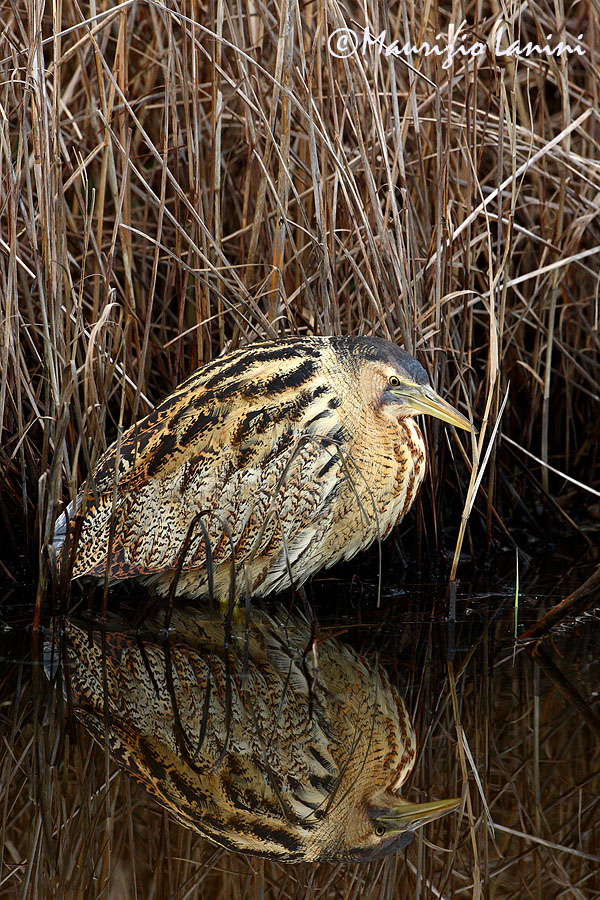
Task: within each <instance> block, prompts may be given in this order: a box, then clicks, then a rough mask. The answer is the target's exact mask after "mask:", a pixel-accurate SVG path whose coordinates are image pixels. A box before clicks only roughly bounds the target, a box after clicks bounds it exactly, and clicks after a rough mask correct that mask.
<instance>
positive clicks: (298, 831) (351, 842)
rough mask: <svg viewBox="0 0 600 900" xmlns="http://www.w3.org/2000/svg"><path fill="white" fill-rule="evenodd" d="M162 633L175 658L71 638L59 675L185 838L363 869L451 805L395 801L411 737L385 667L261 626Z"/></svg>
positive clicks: (200, 626) (121, 642) (294, 631)
mask: <svg viewBox="0 0 600 900" xmlns="http://www.w3.org/2000/svg"><path fill="white" fill-rule="evenodd" d="M171 624H172V628H171V629H170V630H169V638H168V645H165V644H164V643H163V644H161V643H159V642H158V641H156V640H154V641H152V640H149V639H144V640H143V641H142V640H140V637H139V636H138V635H134V634H131V633H129V634H127V633H122V632H121V633H119V632H111V631H108V632H107V633H106V635H105V638H106V644H105V655H103V646H102V636H101V633H100V632H99V631H95V632H93V633H92V636H91V639H90V636H89V635H88V631H87V629H84V628H80V627H78V626H77V625H75V624H74V623H69V624H68V625H67V627H66V634H65V650H66V655H65V657H64V660H65V663H66V671H67V678H68V679H69V680H70V692H67V693H70V696H71V698H72V701H73V705H74V710H75V714H76V715H77V717H78V718H79V719H80V720H81V721H82V722H83V724H84V725H85V727H86V728H87V729H88V730H89V731H90V732H91V734H92V735H93V737H94V738H95V739H96V740H97V741H98V742H99V743H100V744H101V745H102V746H103V747H104V746H105V740H106V737H108V746H109V749H110V754H111V757H112V758H113V759H114V761H115V762H116V763H118V764H119V765H120V766H122V767H123V768H124V769H126V770H127V772H128V773H129V774H130V775H132V776H133V777H134V778H135V779H136V780H138V781H139V782H141V783H142V784H143V785H144V787H145V788H146V789H147V790H148V791H149V792H150V793H151V794H152V795H153V796H154V797H155V798H156V799H157V800H158V801H159V802H160V803H161V804H162V805H163V806H164V807H166V808H167V809H168V810H169V811H170V812H171V813H172V815H173V816H174V817H175V818H176V819H177V820H178V821H179V822H180V823H182V824H184V825H185V826H187V827H189V828H192V829H194V830H195V831H197V832H199V833H200V834H201V835H203V836H204V837H206V838H208V839H209V840H211V841H213V842H215V843H216V844H219V845H221V846H223V847H227V848H230V849H234V850H239V851H241V852H243V853H251V854H254V855H257V856H262V857H269V858H276V859H279V860H282V861H287V862H299V861H317V860H355V861H362V862H367V861H369V860H373V859H377V858H379V857H382V856H386V855H388V854H390V853H395V852H397V851H398V850H400V849H402V848H403V847H405V846H406V845H407V844H409V843H410V841H411V839H412V837H413V835H414V832H415V829H417V828H420V827H421V826H422V825H424V824H425V823H427V822H430V821H432V820H433V819H436V818H438V817H440V816H442V815H444V814H445V813H447V812H449V811H450V810H452V809H455V808H456V807H457V806H458V804H459V802H460V801H459V800H458V799H453V800H441V801H437V800H436V801H432V802H427V803H411V802H408V801H407V800H405V799H403V798H402V797H401V796H400V795H399V793H398V791H399V788H400V785H401V784H402V783H403V782H404V780H405V779H406V777H407V775H408V774H409V772H410V771H411V769H412V767H413V764H414V761H415V752H416V744H415V733H414V730H413V726H412V723H411V720H410V718H409V716H408V713H407V711H406V707H405V705H404V702H403V700H402V698H401V697H400V695H399V694H398V692H397V691H396V690H395V688H394V687H393V686H392V685H391V684H390V680H389V678H388V675H387V674H386V672H385V670H384V669H383V667H381V666H380V665H378V664H375V663H370V662H368V661H367V660H365V659H364V658H362V657H361V656H359V655H358V654H357V653H355V652H354V651H353V650H352V649H349V648H348V647H345V646H343V645H342V644H340V643H339V642H338V641H337V640H334V639H328V640H323V641H317V642H316V643H315V641H314V640H313V636H312V635H311V629H310V628H309V627H308V625H307V623H306V622H304V621H299V620H296V621H292V620H291V619H285V618H284V617H280V618H279V619H277V620H275V619H271V618H269V617H268V616H266V615H265V614H264V613H259V612H258V611H257V612H253V614H252V616H251V619H250V624H249V626H248V630H247V631H246V630H245V626H244V623H243V622H242V621H241V617H238V619H237V620H234V622H233V623H232V624H231V626H230V628H229V630H228V629H227V626H224V625H223V623H222V622H221V623H218V622H217V621H216V620H214V619H212V620H211V619H210V618H208V617H207V616H201V615H199V614H198V613H193V614H192V613H190V611H189V610H188V611H178V610H175V611H174V613H173V619H172V623H171ZM58 643H59V642H58V641H57V642H56V644H55V646H54V648H52V647H51V646H50V647H47V649H46V653H47V656H50V655H51V653H52V652H56V647H57V646H58ZM104 674H105V675H106V682H105V681H104ZM105 684H106V694H105ZM105 697H106V700H107V702H108V705H107V706H105Z"/></svg>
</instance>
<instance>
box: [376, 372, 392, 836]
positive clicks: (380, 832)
mask: <svg viewBox="0 0 600 900" xmlns="http://www.w3.org/2000/svg"><path fill="white" fill-rule="evenodd" d="M397 380H398V379H396V381H397ZM391 381H392V379H391V378H390V383H391ZM385 832H386V827H385V825H376V826H375V836H376V837H383V835H384V834H385Z"/></svg>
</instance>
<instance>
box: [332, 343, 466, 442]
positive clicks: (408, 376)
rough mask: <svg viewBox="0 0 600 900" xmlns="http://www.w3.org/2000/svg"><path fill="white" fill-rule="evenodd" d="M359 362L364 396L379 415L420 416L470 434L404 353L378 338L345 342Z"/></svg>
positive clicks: (457, 415) (464, 421)
mask: <svg viewBox="0 0 600 900" xmlns="http://www.w3.org/2000/svg"><path fill="white" fill-rule="evenodd" d="M345 340H346V341H351V342H352V349H351V353H352V355H353V356H354V358H355V359H358V375H359V378H360V382H361V387H362V390H363V394H364V395H365V396H366V397H367V400H368V402H369V403H370V404H371V405H372V406H375V407H376V408H377V409H378V410H379V411H380V412H381V413H383V414H384V415H386V416H390V417H391V418H394V419H403V418H408V417H412V416H417V415H421V414H426V415H429V416H434V417H435V418H436V419H442V421H444V422H448V423H449V424H450V425H454V426H456V428H464V429H466V430H467V431H472V430H473V427H472V425H471V423H470V422H469V420H468V419H467V418H466V417H465V416H463V415H462V413H460V412H458V410H456V409H455V408H454V407H453V406H451V405H450V403H448V402H447V401H446V400H444V399H443V398H442V397H440V395H439V394H438V393H437V392H436V391H434V389H433V388H432V387H431V385H430V384H429V378H428V376H427V372H426V371H425V369H424V368H423V366H422V365H421V363H420V362H418V361H417V360H416V359H415V358H414V357H413V356H411V355H410V353H407V352H406V350H402V349H401V348H400V347H397V346H396V345H395V344H392V343H390V342H389V341H384V340H382V339H380V338H364V337H362V338H346V339H345Z"/></svg>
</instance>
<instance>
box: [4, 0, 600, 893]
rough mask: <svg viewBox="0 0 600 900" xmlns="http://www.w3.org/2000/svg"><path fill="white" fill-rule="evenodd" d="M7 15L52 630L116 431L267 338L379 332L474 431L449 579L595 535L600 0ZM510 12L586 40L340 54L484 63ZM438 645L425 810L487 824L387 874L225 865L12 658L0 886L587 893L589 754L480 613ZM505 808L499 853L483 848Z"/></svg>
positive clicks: (12, 497)
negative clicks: (66, 564)
mask: <svg viewBox="0 0 600 900" xmlns="http://www.w3.org/2000/svg"><path fill="white" fill-rule="evenodd" d="M0 10H1V16H0V23H1V28H0V327H1V329H2V336H1V339H0V354H1V365H0V472H1V473H2V479H1V484H0V541H1V542H2V546H3V547H4V548H5V551H4V552H3V558H2V560H0V564H1V568H2V572H1V573H0V575H1V577H2V578H4V577H5V578H6V580H7V581H9V582H11V583H13V582H15V581H20V580H21V579H23V578H25V579H27V580H28V581H29V582H30V583H31V584H37V592H38V593H37V596H38V612H39V611H40V610H41V608H42V600H43V599H44V598H45V596H46V595H45V591H46V587H47V581H48V573H49V565H48V564H49V562H51V560H50V557H49V551H48V544H49V541H50V537H51V534H52V528H53V522H54V519H55V517H56V514H57V513H58V512H59V511H60V510H61V509H62V508H63V505H64V504H65V503H66V502H68V501H69V500H72V499H74V497H75V496H76V492H77V488H78V486H79V485H80V484H81V483H82V481H83V480H84V479H85V477H86V475H87V474H88V473H89V471H90V469H91V468H92V467H93V465H94V464H95V462H96V461H97V460H98V458H99V456H100V455H101V454H102V453H103V451H104V450H105V449H106V448H107V446H108V445H109V444H110V443H111V442H112V441H113V440H114V438H115V436H116V435H117V433H118V431H119V429H123V428H125V427H127V426H128V425H129V424H131V423H132V422H134V421H135V420H136V419H137V418H139V417H140V416H142V415H144V414H146V413H147V412H148V411H149V410H150V409H151V408H152V405H153V404H154V403H156V402H157V401H158V400H159V399H160V398H161V397H162V396H164V395H165V394H166V393H167V392H168V391H169V390H170V389H172V388H173V387H174V386H175V385H176V384H177V382H178V381H180V380H181V379H182V378H184V377H185V376H186V375H187V374H188V373H190V372H191V371H192V370H193V369H194V368H195V367H196V366H198V365H199V364H201V363H202V362H203V361H205V360H208V359H209V358H211V357H213V356H215V355H217V354H219V353H221V352H222V351H225V350H227V349H229V348H232V347H235V346H237V345H239V344H241V343H243V342H246V341H252V340H257V339H260V338H264V337H267V336H269V335H287V334H295V333H303V334H307V333H315V334H326V333H349V334H371V333H373V334H377V335H380V336H383V337H388V338H390V339H392V340H395V341H397V342H398V343H401V344H403V345H404V346H405V347H406V348H407V349H409V350H410V351H411V352H413V353H415V354H416V355H417V356H418V357H419V359H420V360H421V361H422V362H423V364H424V365H425V366H426V368H427V369H428V371H429V373H430V375H431V378H432V383H433V384H434V386H435V387H436V388H437V389H438V390H439V391H440V392H441V393H442V394H444V395H445V396H447V397H448V399H450V400H451V401H452V402H454V403H455V404H456V405H457V406H458V407H459V408H461V409H463V410H466V409H468V408H471V409H472V410H473V413H474V418H475V422H476V424H477V426H478V428H479V434H478V436H477V437H476V438H475V439H474V440H473V441H472V442H471V441H470V440H469V439H468V438H466V437H465V436H462V437H461V436H457V435H452V436H450V435H448V434H447V430H446V428H445V426H440V425H439V423H436V422H428V423H426V427H427V431H428V440H429V446H430V466H429V475H428V477H427V480H426V483H425V485H424V488H423V490H422V492H421V495H420V499H419V502H418V504H417V506H416V507H415V509H416V513H415V514H413V517H412V518H411V519H410V522H409V523H408V524H407V523H404V524H403V527H402V534H401V536H400V535H397V538H398V539H400V537H401V541H402V543H403V544H405V545H406V546H407V547H408V548H409V551H408V552H409V553H410V554H411V559H412V560H413V561H415V564H416V563H417V562H418V564H419V565H421V564H423V565H429V564H431V563H432V562H434V561H436V560H437V559H438V558H439V555H440V554H441V557H442V559H444V560H445V561H447V562H448V563H450V562H452V563H453V564H452V567H451V568H450V569H449V572H450V576H451V577H452V578H455V577H456V576H457V574H458V575H459V574H460V572H461V566H464V565H465V564H466V563H465V558H466V556H471V557H472V558H477V557H478V556H480V554H481V553H482V552H488V551H489V550H490V549H491V548H493V547H498V546H502V547H505V546H512V547H514V546H518V547H519V548H520V549H521V550H523V549H529V548H530V546H531V545H530V541H531V539H537V540H540V541H542V542H548V541H549V540H550V539H551V538H552V537H553V536H556V535H557V534H558V533H562V532H563V530H566V531H568V533H569V534H570V535H573V536H574V538H575V540H576V542H579V543H580V544H581V546H584V545H586V544H590V543H591V540H592V538H591V533H592V530H593V529H597V527H598V522H599V521H600V503H599V501H600V456H599V446H600V441H599V436H600V435H599V429H600V416H599V414H598V413H599V410H600V405H599V400H600V395H599V391H598V384H599V383H600V332H599V321H600V309H599V283H600V282H599V278H598V264H597V260H598V253H599V252H600V233H599V232H600V229H599V224H598V212H599V203H600V201H599V198H600V153H599V148H600V122H599V117H598V112H597V110H598V108H599V104H598V93H599V90H600V88H599V84H600V83H599V82H598V76H597V73H598V70H599V49H600V48H599V45H598V41H599V35H600V13H599V10H598V6H597V4H595V3H594V2H593V0H582V2H581V3H578V4H574V5H570V6H565V4H564V3H563V0H555V2H552V3H550V2H549V0H542V2H537V0H534V2H528V3H527V4H526V5H517V4H510V5H506V4H499V3H497V2H496V0H481V2H478V3H473V4H465V5H462V6H461V5H459V4H456V3H453V4H450V3H445V4H444V3H441V2H439V0H433V2H432V3H424V2H417V3H409V2H408V0H399V2H392V3H390V4H378V3H375V2H374V0H365V2H364V3H363V4H361V5H359V4H354V3H351V2H347V3H339V2H337V0H327V2H326V0H315V2H308V3H305V4H298V3H294V2H292V0H281V2H280V3H270V2H267V3H263V2H262V0H248V2H246V3H242V2H240V0H210V2H199V0H187V2H185V0H184V2H181V3H177V2H174V0H169V2H168V3H166V4H165V3H162V2H158V0H124V2H123V3H120V4H115V3H104V4H98V3H97V2H96V0H92V2H91V3H90V4H89V5H86V6H80V5H79V4H78V3H77V2H75V0H60V2H59V0H57V2H55V3H53V4H49V3H48V4H45V3H43V2H42V0H31V2H26V0H14V2H10V3H8V2H2V0H0ZM501 16H503V18H504V21H506V23H507V31H506V34H505V35H504V36H502V38H501V46H502V47H504V48H505V49H506V47H507V46H508V45H509V43H511V42H512V41H515V40H518V42H519V43H520V45H522V46H523V45H525V44H526V43H527V42H528V41H532V42H533V43H537V44H538V45H539V46H540V47H543V46H544V45H545V44H546V42H547V39H546V35H548V34H551V35H552V36H553V37H552V40H551V41H548V44H549V45H551V46H554V45H555V44H556V43H557V42H558V41H559V40H562V41H563V42H566V43H569V44H570V45H571V46H575V45H577V46H579V47H580V49H581V50H583V52H582V53H572V54H569V53H566V54H563V55H562V56H560V57H558V56H554V55H549V54H547V53H545V52H539V53H532V54H531V55H530V56H529V57H521V58H518V59H517V58H516V57H509V56H504V57H502V56H494V54H493V53H492V52H491V50H489V49H488V50H487V51H486V52H485V54H481V55H478V56H477V58H475V57H474V56H472V55H462V54H458V55H457V56H456V57H455V58H454V61H453V65H452V67H450V68H444V57H443V56H438V55H436V54H430V55H425V54H424V53H418V52H414V53H412V54H409V55H408V57H407V58H406V57H405V59H407V61H408V62H409V63H410V65H406V62H405V60H398V59H393V58H390V57H389V56H386V54H385V52H381V53H380V52H379V49H378V47H377V46H370V47H367V48H366V52H365V53H364V55H363V53H362V49H359V52H357V53H354V54H352V55H350V56H346V57H344V54H343V53H341V52H340V51H341V45H340V44H339V43H336V41H338V40H339V34H338V35H336V34H335V32H336V30H338V29H341V28H345V27H350V28H351V29H353V30H354V31H355V32H356V34H357V35H358V37H359V41H362V37H363V35H364V30H363V29H364V26H365V24H366V23H369V27H370V33H371V34H372V35H380V34H381V33H382V32H385V35H386V38H385V42H386V43H387V44H388V45H389V44H391V43H392V42H393V41H395V40H398V41H399V43H400V45H403V44H404V43H405V42H406V41H409V42H410V43H412V44H415V45H417V46H420V45H422V42H423V41H425V40H427V41H429V42H430V43H434V42H436V35H438V34H439V35H441V38H440V39H439V41H438V43H439V45H440V46H441V47H444V46H445V45H446V44H447V42H448V35H449V33H450V34H451V26H452V27H454V32H455V33H456V31H457V30H458V34H459V38H460V37H462V36H464V37H465V41H464V46H465V47H466V46H472V45H473V44H474V43H475V42H476V41H478V40H479V41H481V42H483V43H485V42H486V41H487V40H488V39H490V40H492V43H493V36H494V27H497V23H498V21H499V18H500V17H501ZM461 23H463V24H462V25H461ZM459 26H460V28H459ZM579 35H581V38H580V39H579V37H578V36H579ZM332 49H333V50H334V51H335V52H336V53H337V54H338V55H334V53H332V52H330V51H331V50H332ZM407 555H408V554H407ZM37 621H38V622H39V617H38V620H37ZM428 628H429V626H426V625H422V626H420V629H421V630H419V629H415V633H414V634H413V635H412V640H411V641H410V642H409V646H410V647H412V651H410V652H409V651H407V650H406V644H405V643H404V642H402V647H401V648H398V647H395V645H394V644H393V639H392V637H389V636H388V638H387V639H386V640H387V643H385V642H384V647H383V650H382V647H381V644H380V645H379V649H380V650H381V652H382V653H383V656H384V660H385V659H387V662H388V664H389V665H390V667H391V668H393V669H398V677H399V678H400V680H401V683H402V685H403V686H405V687H406V689H407V690H408V691H409V693H410V698H411V701H412V704H411V705H412V706H413V708H416V709H417V722H418V731H419V735H420V738H421V741H422V742H423V746H424V747H425V749H424V751H423V754H422V756H421V757H420V760H419V765H418V768H417V771H416V773H415V776H414V777H413V779H412V780H411V782H410V783H411V787H412V788H413V794H412V796H413V797H416V796H417V794H419V796H421V795H422V796H425V795H427V796H429V795H430V794H431V793H432V792H434V793H435V794H436V795H437V796H443V795H447V796H450V795H452V796H454V795H455V793H456V792H458V793H459V794H460V793H461V792H462V791H463V788H464V789H465V790H468V793H469V797H470V801H469V806H468V807H467V808H466V809H465V813H464V818H463V819H459V817H458V816H456V817H455V818H454V819H452V820H451V819H447V820H441V821H440V822H439V823H435V825H433V826H430V828H429V830H428V832H427V835H426V837H427V840H425V839H424V838H419V839H418V840H417V841H415V843H414V844H413V845H412V847H411V848H409V850H408V852H407V854H406V859H403V858H397V859H389V860H387V861H384V862H382V863H378V864H372V865H370V866H368V867H357V866H341V867H335V868H333V867H328V866H318V867H308V866H291V867H290V866H283V865H277V864H274V863H263V862H260V861H252V860H249V859H246V858H244V857H241V856H234V855H231V854H224V853H222V852H221V851H219V850H218V849H215V848H214V847H212V846H210V845H208V844H206V843H204V842H203V841H201V839H200V838H197V837H196V836H194V835H192V834H191V833H190V832H188V831H186V830H185V829H183V828H181V827H179V826H178V825H176V824H175V823H174V822H173V821H171V820H170V819H169V818H168V816H167V814H166V813H163V812H162V811H161V810H160V809H159V808H158V807H157V806H156V805H155V804H153V803H152V802H151V801H150V800H149V799H148V798H147V796H146V794H145V792H144V791H143V790H142V789H141V788H140V787H139V786H137V785H135V784H134V783H133V782H131V781H130V780H128V779H127V778H126V776H124V775H122V774H120V773H119V772H118V771H117V770H116V769H113V768H112V767H111V766H109V765H108V764H107V761H106V757H105V756H104V754H103V753H102V751H101V750H100V749H99V748H96V747H94V746H93V745H92V742H91V739H88V738H87V737H86V735H85V732H84V731H83V730H82V729H81V727H80V726H79V725H77V724H76V723H75V722H74V721H73V719H72V718H69V717H68V716H67V717H66V718H65V719H63V713H64V710H63V709H62V701H61V699H60V697H59V696H58V695H57V694H56V693H55V692H51V691H49V688H48V686H47V684H46V682H45V680H44V676H43V673H42V672H41V670H40V669H39V668H38V666H37V664H36V665H33V667H31V666H30V665H29V663H28V662H23V663H20V664H15V665H10V666H3V670H2V674H1V676H0V678H1V680H2V683H1V685H0V697H1V698H2V699H1V702H0V723H1V728H2V731H3V735H4V740H3V742H2V745H1V748H0V788H1V789H0V818H1V824H0V836H1V844H2V853H1V854H0V897H1V898H4V897H6V898H10V900H16V898H19V900H21V898H22V900H29V898H32V900H41V898H46V897H57V898H63V897H64V898H65V900H70V898H72V897H73V898H74V897H94V898H95V897H107V898H119V900H129V898H136V900H137V898H157V900H162V898H172V900H175V898H177V900H183V898H203V897H206V898H211V900H213V898H220V897H222V898H225V900H230V898H236V900H237V898H240V900H241V898H246V897H248V898H250V897H251V898H261V897H263V898H264V897H284V898H298V900H300V898H309V897H315V898H317V897H318V898H328V897H343V898H358V897H360V898H361V900H362V898H367V900H368V898H371V897H372V898H378V900H379V898H390V900H391V898H402V897H411V898H430V897H431V898H433V897H453V898H460V897H463V896H470V897H474V898H479V897H492V896H493V897H495V898H496V897H497V898H504V897H506V898H511V900H512V898H514V897H515V896H519V895H520V894H519V891H521V892H522V895H523V896H534V897H544V898H546V897H552V898H557V900H558V898H562V897H577V898H583V900H587V898H593V897H595V896H596V897H597V896H598V893H599V892H600V885H599V884H598V876H597V871H598V862H597V860H595V861H594V858H595V857H597V856H598V847H599V846H600V834H599V832H598V821H599V816H598V796H600V791H599V790H598V769H599V760H598V740H597V735H596V733H595V732H594V730H593V729H592V728H591V727H590V726H589V723H584V722H583V720H582V719H581V715H580V710H579V709H578V708H577V706H576V705H573V704H572V703H569V702H567V701H566V700H564V699H561V698H560V697H558V695H557V694H556V693H555V692H551V691H550V687H549V685H550V683H551V679H550V676H549V675H548V670H547V669H543V668H541V667H540V665H539V664H538V663H537V662H535V661H534V660H533V659H532V658H531V656H530V655H528V653H527V652H526V651H525V650H520V651H519V652H517V653H516V658H515V660H514V662H513V660H512V656H511V654H512V648H510V649H509V648H508V645H507V644H505V645H504V649H502V650H501V651H500V650H499V649H498V647H497V646H496V644H495V643H494V639H493V638H494V627H493V626H492V625H490V626H489V627H488V625H487V624H486V627H485V628H483V629H482V631H481V635H479V636H476V637H473V638H472V641H471V643H467V646H468V647H469V648H470V649H469V652H466V653H465V654H464V656H462V657H460V658H459V657H457V658H456V659H455V660H454V662H451V663H448V662H447V660H446V659H445V657H442V658H440V656H439V648H438V647H437V643H436V640H434V637H435V635H434V633H433V632H432V631H431V630H429V631H428ZM582 631H584V629H582ZM417 632H418V633H417ZM393 633H394V632H393V629H392V631H391V632H390V634H393ZM578 638H579V639H580V640H581V644H580V650H579V651H578V653H579V658H580V660H581V661H582V665H583V664H584V663H585V666H586V667H587V668H586V669H585V672H586V673H588V674H589V673H593V672H594V671H596V670H594V669H593V665H592V660H591V657H592V650H591V649H590V645H589V644H588V643H586V639H584V636H583V634H580V635H578ZM10 641H11V643H12V649H11V653H10V654H9V655H10V656H11V658H13V657H14V652H15V641H14V639H13V638H10ZM568 646H571V648H572V646H573V645H572V644H571V645H569V644H568V641H567V642H565V652H566V650H567V647H568ZM400 650H402V652H403V653H404V655H400V653H399V651H400ZM397 651H398V652H397ZM411 652H412V654H413V655H412V656H411ZM386 654H387V657H386ZM23 656H24V657H27V652H26V651H25V650H23ZM509 657H510V658H509ZM34 658H39V655H36V652H35V648H34ZM422 672H424V673H425V674H424V675H423V676H421V675H420V674H419V673H422ZM540 673H543V674H540ZM582 691H583V693H585V691H584V690H583V689H582ZM561 696H563V695H561ZM595 708H596V715H597V704H596V706H595ZM457 726H458V728H457ZM430 728H431V730H430ZM471 760H473V763H472V762H471ZM475 771H476V772H477V773H478V777H479V779H480V782H481V790H480V789H479V785H478V784H477V779H476V778H475V775H474V772H475ZM107 786H108V787H107ZM482 797H485V798H486V802H487V803H489V804H490V814H491V817H492V819H493V820H494V822H496V823H499V824H501V825H502V826H503V828H504V829H505V830H503V831H500V830H497V831H496V832H495V833H492V832H491V831H490V830H489V829H488V828H487V825H486V811H485V805H484V803H483V800H482ZM506 829H508V830H506ZM428 842H429V843H428ZM515 886H517V887H515Z"/></svg>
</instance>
